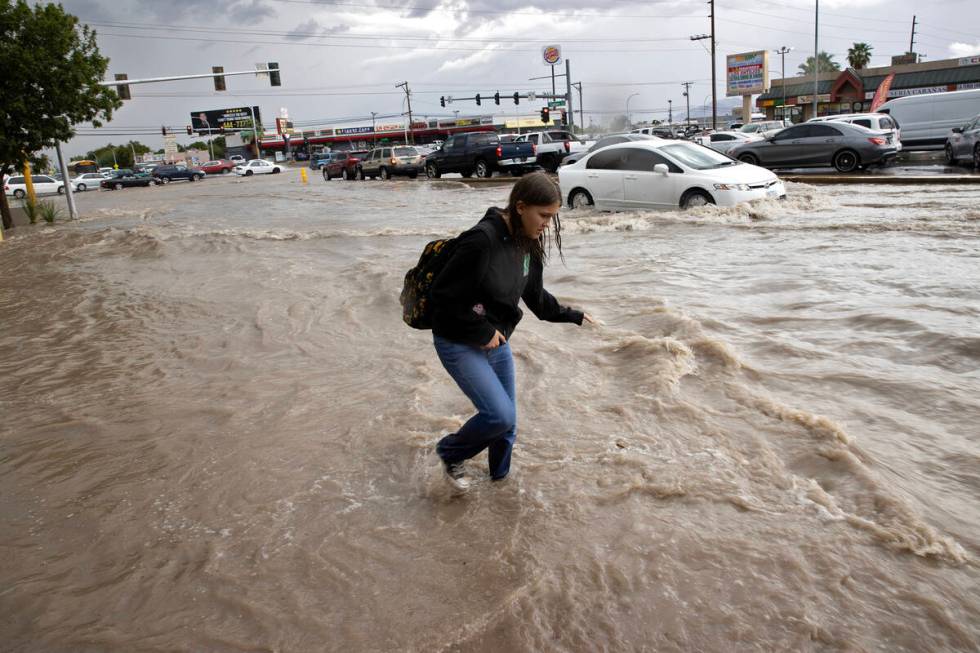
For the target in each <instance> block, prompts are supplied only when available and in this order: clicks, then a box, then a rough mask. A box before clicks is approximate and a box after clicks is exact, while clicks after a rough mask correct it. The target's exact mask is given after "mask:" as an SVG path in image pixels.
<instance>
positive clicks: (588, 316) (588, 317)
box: [582, 313, 602, 325]
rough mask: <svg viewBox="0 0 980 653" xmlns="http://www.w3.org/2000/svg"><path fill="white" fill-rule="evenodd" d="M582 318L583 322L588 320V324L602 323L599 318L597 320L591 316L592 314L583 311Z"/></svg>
mask: <svg viewBox="0 0 980 653" xmlns="http://www.w3.org/2000/svg"><path fill="white" fill-rule="evenodd" d="M582 319H583V320H584V321H585V322H588V323H589V324H594V325H599V324H602V322H600V321H599V320H597V319H595V318H594V317H592V315H591V314H589V313H583V314H582Z"/></svg>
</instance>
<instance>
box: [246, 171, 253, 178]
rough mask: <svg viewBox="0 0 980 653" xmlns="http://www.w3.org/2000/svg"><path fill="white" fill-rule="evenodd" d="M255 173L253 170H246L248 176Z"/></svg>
mask: <svg viewBox="0 0 980 653" xmlns="http://www.w3.org/2000/svg"><path fill="white" fill-rule="evenodd" d="M253 174H255V173H253V172H252V171H251V170H246V171H245V176H246V177H251V176H252V175H253Z"/></svg>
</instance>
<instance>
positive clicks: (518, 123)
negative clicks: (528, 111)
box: [504, 116, 555, 129]
mask: <svg viewBox="0 0 980 653" xmlns="http://www.w3.org/2000/svg"><path fill="white" fill-rule="evenodd" d="M554 124H555V119H554V118H552V119H551V120H549V121H548V122H541V116H534V117H533V118H518V119H517V120H507V121H505V122H504V127H506V128H507V129H522V128H524V127H543V126H547V125H554Z"/></svg>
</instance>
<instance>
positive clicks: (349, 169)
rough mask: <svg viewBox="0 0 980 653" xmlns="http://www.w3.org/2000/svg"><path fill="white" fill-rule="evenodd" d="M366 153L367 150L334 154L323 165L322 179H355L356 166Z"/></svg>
mask: <svg viewBox="0 0 980 653" xmlns="http://www.w3.org/2000/svg"><path fill="white" fill-rule="evenodd" d="M368 153H369V152H368V150H347V151H341V152H334V153H333V155H332V156H331V158H330V161H328V162H326V163H324V164H323V178H324V179H325V180H327V181H329V180H331V179H333V178H334V177H340V178H341V179H343V180H345V181H347V180H349V179H355V178H357V166H358V165H360V163H361V161H362V160H363V159H364V157H366V156H367V155H368Z"/></svg>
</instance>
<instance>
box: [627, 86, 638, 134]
mask: <svg viewBox="0 0 980 653" xmlns="http://www.w3.org/2000/svg"><path fill="white" fill-rule="evenodd" d="M637 95H639V93H633V95H631V96H629V97H628V98H626V129H627V130H630V129H633V119H632V118H631V117H630V100H632V99H633V98H635V97H636V96H637Z"/></svg>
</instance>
